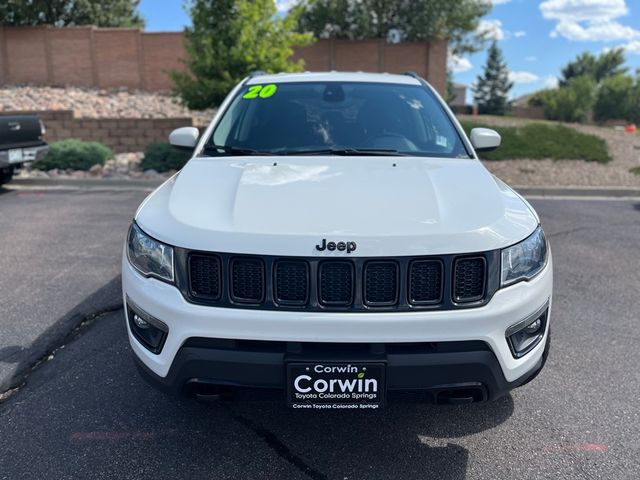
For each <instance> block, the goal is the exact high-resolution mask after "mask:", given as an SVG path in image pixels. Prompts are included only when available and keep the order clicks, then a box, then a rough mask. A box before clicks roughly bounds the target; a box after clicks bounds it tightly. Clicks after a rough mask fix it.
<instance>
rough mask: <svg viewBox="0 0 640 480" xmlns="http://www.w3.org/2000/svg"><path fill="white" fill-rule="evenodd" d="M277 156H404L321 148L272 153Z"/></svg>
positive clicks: (391, 152)
mask: <svg viewBox="0 0 640 480" xmlns="http://www.w3.org/2000/svg"><path fill="white" fill-rule="evenodd" d="M274 153H277V154H279V155H344V156H382V157H387V156H396V157H397V156H406V155H407V154H406V153H402V152H400V151H398V150H394V149H382V148H322V149H318V150H285V151H280V152H274Z"/></svg>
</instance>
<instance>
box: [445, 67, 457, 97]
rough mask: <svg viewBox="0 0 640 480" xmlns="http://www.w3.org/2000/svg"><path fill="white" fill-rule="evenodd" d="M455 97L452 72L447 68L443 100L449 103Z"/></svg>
mask: <svg viewBox="0 0 640 480" xmlns="http://www.w3.org/2000/svg"><path fill="white" fill-rule="evenodd" d="M455 98H456V84H455V82H454V81H453V72H452V71H451V70H450V69H447V89H446V90H445V92H444V101H445V102H447V104H448V105H451V102H453V101H454V100H455Z"/></svg>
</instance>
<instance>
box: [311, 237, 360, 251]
mask: <svg viewBox="0 0 640 480" xmlns="http://www.w3.org/2000/svg"><path fill="white" fill-rule="evenodd" d="M356 248H358V246H357V245H356V242H327V239H326V238H323V239H322V243H320V244H319V245H316V250H318V251H319V252H324V251H325V250H329V251H330V252H333V251H334V250H338V251H340V252H344V251H346V252H347V253H351V252H355V251H356Z"/></svg>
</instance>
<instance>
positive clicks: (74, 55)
mask: <svg viewBox="0 0 640 480" xmlns="http://www.w3.org/2000/svg"><path fill="white" fill-rule="evenodd" d="M184 58H185V50H184V37H183V34H182V32H165V33H145V32H142V31H140V30H139V29H132V28H95V27H65V28H54V27H20V28H16V27H2V26H0V84H24V83H30V84H34V85H53V86H67V85H78V86H96V87H101V88H110V87H128V88H139V89H143V90H168V89H170V88H171V86H172V81H171V75H170V72H171V71H173V70H178V71H180V70H183V69H184V63H183V59H184ZM294 58H296V59H303V60H305V64H306V69H307V70H315V71H327V70H347V71H357V70H362V71H369V72H390V73H401V72H405V71H408V70H411V71H415V72H417V73H418V74H420V75H421V76H423V77H424V78H426V79H427V80H428V81H429V82H430V83H431V84H432V85H433V86H434V87H435V88H436V89H437V90H438V91H439V92H440V93H443V92H444V90H445V85H446V62H447V42H446V41H434V42H430V43H427V42H416V43H403V44H397V45H393V44H389V43H387V42H385V41H384V40H361V41H350V40H319V41H318V42H316V43H315V44H313V45H311V46H309V47H305V48H299V49H296V51H295V54H294Z"/></svg>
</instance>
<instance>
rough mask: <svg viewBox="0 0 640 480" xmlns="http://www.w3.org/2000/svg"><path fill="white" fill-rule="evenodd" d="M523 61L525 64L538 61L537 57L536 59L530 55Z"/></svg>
mask: <svg viewBox="0 0 640 480" xmlns="http://www.w3.org/2000/svg"><path fill="white" fill-rule="evenodd" d="M524 59H525V60H526V61H527V62H537V61H538V57H536V56H535V55H530V56H528V57H524Z"/></svg>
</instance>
